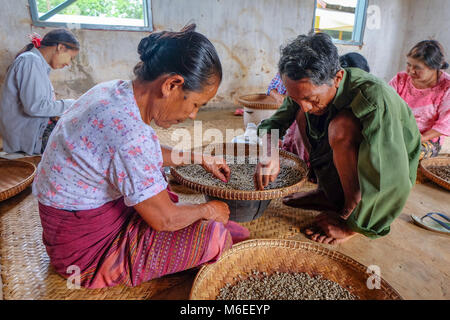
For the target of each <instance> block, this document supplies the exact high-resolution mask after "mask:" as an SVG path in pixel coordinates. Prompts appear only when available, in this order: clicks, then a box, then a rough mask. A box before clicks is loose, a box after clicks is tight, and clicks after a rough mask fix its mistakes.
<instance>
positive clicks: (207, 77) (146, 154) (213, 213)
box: [33, 25, 248, 288]
mask: <svg viewBox="0 0 450 320" xmlns="http://www.w3.org/2000/svg"><path fill="white" fill-rule="evenodd" d="M194 29H195V25H190V26H187V27H185V28H184V29H183V30H181V31H180V32H168V31H162V32H157V33H152V34H150V35H149V36H148V37H145V38H143V39H142V40H141V42H140V43H139V46H138V53H139V55H140V59H141V62H139V63H138V64H137V65H136V67H135V69H134V74H135V76H136V78H135V79H134V80H113V81H110V82H105V83H100V84H98V85H96V86H95V87H93V88H92V89H90V90H89V91H88V92H87V93H85V94H84V95H83V96H82V97H80V98H79V99H78V100H77V101H75V103H74V104H73V106H72V108H70V109H69V110H68V111H67V112H66V113H65V114H64V115H63V116H62V117H61V119H60V120H59V121H58V123H57V125H56V127H55V129H54V130H53V132H52V135H51V136H50V139H49V143H48V146H47V148H46V149H45V152H44V154H43V157H42V160H41V162H40V164H39V167H38V173H37V175H36V178H35V180H34V184H33V194H34V195H35V196H36V197H37V199H38V201H39V214H40V217H41V223H42V228H43V241H44V244H45V247H46V250H47V253H48V255H49V257H50V262H51V264H52V266H53V267H54V269H55V270H56V272H58V273H59V274H61V275H62V276H63V277H69V276H71V273H72V272H73V271H77V270H78V275H79V277H78V280H79V284H80V285H81V286H84V287H88V288H101V287H107V286H115V285H118V284H123V285H127V286H137V285H139V284H140V283H142V282H144V281H148V280H150V279H154V278H158V277H161V276H163V275H166V274H170V273H175V272H178V271H181V270H185V269H189V268H192V267H195V266H198V265H201V264H204V263H207V262H211V261H215V260H216V259H218V258H219V257H220V255H221V254H222V253H223V252H224V251H225V250H227V249H228V248H230V247H231V245H232V243H235V242H237V241H239V240H243V239H245V238H246V237H247V236H248V230H247V229H245V228H243V227H241V226H239V225H238V224H237V223H233V222H231V221H230V222H228V218H229V209H228V206H227V205H226V204H225V203H223V202H221V201H210V202H207V203H202V204H186V203H185V204H177V203H174V202H172V200H171V198H170V196H169V193H168V191H167V189H166V188H167V182H166V181H165V179H164V176H163V174H162V172H161V168H162V167H163V166H175V165H180V164H181V165H182V164H187V163H190V162H191V161H195V162H196V163H199V164H201V165H202V166H203V167H204V168H205V170H207V171H209V172H211V173H212V174H213V175H214V176H215V177H217V178H218V179H221V180H225V181H226V180H228V179H229V176H230V168H229V167H228V166H227V165H226V163H225V162H222V161H221V159H218V158H215V157H212V156H205V155H202V154H197V153H192V154H191V153H188V154H185V153H183V152H182V151H174V150H171V149H170V148H168V147H164V146H161V145H160V144H159V139H158V136H157V135H156V133H155V131H154V130H153V128H152V127H151V126H150V122H151V121H154V122H155V124H156V125H157V126H159V127H162V128H169V127H170V126H171V125H174V124H176V123H180V122H182V121H184V120H186V119H187V118H191V119H194V118H195V116H196V114H197V112H198V110H199V108H200V107H201V106H203V105H205V104H206V103H207V102H208V101H209V100H210V99H211V98H212V97H213V96H214V95H215V94H216V92H217V89H218V86H219V84H220V82H221V79H222V67H221V64H220V60H219V57H218V55H217V52H216V50H215V48H214V46H213V45H212V44H211V42H210V41H209V40H208V39H207V38H206V37H205V36H203V35H202V34H200V33H197V32H195V31H194ZM185 156H188V157H185ZM189 156H190V157H189ZM188 158H190V159H191V160H188ZM180 160H181V161H182V162H181V163H180V162H179V161H180ZM183 161H184V162H183ZM71 278H72V277H71Z"/></svg>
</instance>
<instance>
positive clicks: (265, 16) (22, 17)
mask: <svg viewBox="0 0 450 320" xmlns="http://www.w3.org/2000/svg"><path fill="white" fill-rule="evenodd" d="M448 2H449V1H448V0H432V1H422V0H369V4H370V5H376V6H379V8H380V10H381V23H380V26H381V27H380V28H379V29H375V30H369V29H368V28H366V30H365V36H364V44H363V45H362V47H357V46H345V45H339V46H338V49H339V53H340V54H343V53H346V52H349V51H358V52H360V53H361V54H363V55H364V56H365V57H366V58H367V60H368V62H369V65H370V67H371V69H372V72H373V73H374V74H375V75H377V76H379V77H381V78H383V79H385V80H389V79H390V78H392V76H394V75H395V74H396V73H397V72H398V71H399V70H401V69H402V68H403V65H404V55H405V53H406V51H407V50H408V48H409V47H411V46H412V45H413V44H414V43H416V42H417V41H419V40H422V39H423V38H427V37H428V36H433V37H436V38H437V39H438V40H439V41H441V42H443V43H444V45H445V46H446V47H447V48H448V45H449V40H448V30H449V27H450V26H449V19H448V17H449V16H450V15H449V9H448V7H449V6H448V5H447V6H446V4H447V3H448ZM0 8H1V10H0V21H2V24H1V25H0V41H1V43H2V46H1V49H0V83H1V82H2V81H3V78H4V75H5V72H6V68H7V67H8V65H9V64H10V63H11V62H12V60H13V58H14V55H15V53H16V52H17V51H18V50H20V49H21V48H22V47H23V46H24V45H25V44H26V43H27V41H28V40H27V37H26V36H27V34H29V33H31V32H34V31H36V32H38V33H40V34H41V35H43V34H45V33H46V32H48V30H50V29H48V28H46V29H43V28H36V27H33V26H32V25H31V19H30V15H29V11H28V1H27V0H0ZM152 13H153V23H154V27H155V29H156V30H162V29H171V30H179V29H180V28H181V27H182V26H183V25H185V24H186V23H188V22H191V21H193V22H195V23H197V26H198V29H197V30H198V31H199V32H202V33H204V34H205V35H206V36H207V37H208V38H209V39H210V40H211V41H212V42H213V44H214V45H215V46H216V49H217V51H218V53H219V55H220V57H221V60H222V65H223V70H224V78H223V82H222V84H221V87H220V89H219V91H218V94H217V97H216V98H215V99H214V101H215V102H221V103H222V104H223V103H226V102H233V101H234V100H235V98H237V97H238V96H239V95H241V94H245V93H250V92H255V91H265V89H266V87H267V85H268V83H269V82H270V80H271V78H272V76H273V75H274V74H275V73H276V69H277V62H278V58H279V48H280V45H282V44H286V42H287V41H288V40H289V39H292V38H294V37H295V36H296V35H298V34H301V33H307V32H308V31H309V30H310V29H311V27H312V21H313V14H314V1H313V0H190V1H187V0H152ZM74 32H75V34H76V35H77V37H78V38H79V40H80V43H81V47H82V49H81V52H80V54H79V56H78V58H77V59H76V61H75V63H74V65H73V66H72V67H70V68H68V69H65V70H55V71H52V73H51V79H52V81H53V84H54V87H55V90H56V93H57V95H58V96H61V97H77V96H79V95H81V94H82V93H83V92H85V91H86V90H87V89H89V88H90V87H91V86H93V85H94V84H96V83H99V82H102V81H107V80H111V79H117V78H122V79H127V78H130V77H132V69H133V67H134V65H135V64H136V63H137V61H138V55H137V53H136V48H137V45H138V43H139V40H140V39H141V38H142V37H144V36H145V35H146V33H144V32H125V31H99V30H75V31H74Z"/></svg>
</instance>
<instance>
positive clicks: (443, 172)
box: [427, 166, 450, 182]
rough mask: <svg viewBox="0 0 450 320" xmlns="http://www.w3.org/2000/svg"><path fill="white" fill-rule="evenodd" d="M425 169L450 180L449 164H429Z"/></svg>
mask: <svg viewBox="0 0 450 320" xmlns="http://www.w3.org/2000/svg"><path fill="white" fill-rule="evenodd" d="M427 169H428V170H429V171H430V172H431V173H433V174H435V175H436V176H438V177H439V178H441V179H443V180H446V181H447V182H450V166H430V167H428V168H427Z"/></svg>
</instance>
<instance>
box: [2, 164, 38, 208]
mask: <svg viewBox="0 0 450 320" xmlns="http://www.w3.org/2000/svg"><path fill="white" fill-rule="evenodd" d="M11 164H13V165H14V166H16V167H22V168H24V167H27V168H28V169H32V172H31V174H29V175H28V177H26V178H24V179H22V180H21V181H20V182H18V183H17V184H16V185H14V186H11V187H10V188H8V189H5V190H3V191H0V201H4V200H7V199H9V198H12V197H14V196H15V195H17V194H19V193H20V192H22V191H23V190H25V188H26V187H28V186H29V185H30V184H31V183H32V182H33V179H34V176H35V175H36V170H37V169H36V166H35V165H34V163H31V162H28V161H21V160H6V159H5V160H2V161H0V166H6V167H7V166H8V165H11Z"/></svg>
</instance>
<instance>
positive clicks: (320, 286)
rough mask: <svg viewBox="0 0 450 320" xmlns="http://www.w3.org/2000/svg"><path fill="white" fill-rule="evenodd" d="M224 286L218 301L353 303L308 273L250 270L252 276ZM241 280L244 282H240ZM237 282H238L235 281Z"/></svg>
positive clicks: (334, 285)
mask: <svg viewBox="0 0 450 320" xmlns="http://www.w3.org/2000/svg"><path fill="white" fill-rule="evenodd" d="M239 278H240V279H241V280H239V281H237V282H236V283H235V284H234V285H231V284H229V283H227V284H226V285H225V286H224V287H223V288H221V289H220V290H219V295H218V296H217V298H216V299H217V300H356V299H358V298H357V297H356V296H355V295H353V294H351V293H350V292H349V291H347V290H346V289H345V288H343V287H341V286H340V285H339V284H338V283H336V282H334V281H331V280H328V279H324V278H323V277H322V276H321V275H318V276H315V277H311V276H309V274H307V273H287V272H275V273H273V274H272V275H267V273H266V272H262V273H261V272H259V271H257V270H252V272H251V276H250V277H248V278H246V279H243V277H241V276H239ZM242 279H243V280H242ZM235 280H237V278H236V279H235Z"/></svg>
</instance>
